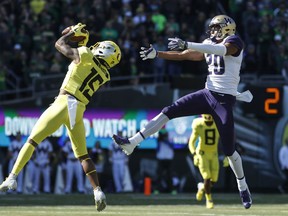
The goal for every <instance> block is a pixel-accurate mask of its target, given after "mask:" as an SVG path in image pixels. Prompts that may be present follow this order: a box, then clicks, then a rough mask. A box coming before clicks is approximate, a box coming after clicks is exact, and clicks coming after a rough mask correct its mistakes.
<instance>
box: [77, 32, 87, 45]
mask: <svg viewBox="0 0 288 216" xmlns="http://www.w3.org/2000/svg"><path fill="white" fill-rule="evenodd" d="M86 32H87V34H86V37H85V39H84V40H82V41H80V42H79V43H78V46H86V44H87V43H88V41H89V32H88V31H87V30H86Z"/></svg>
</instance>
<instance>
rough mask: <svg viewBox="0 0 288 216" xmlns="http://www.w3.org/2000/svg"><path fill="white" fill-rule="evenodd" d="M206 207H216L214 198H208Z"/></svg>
mask: <svg viewBox="0 0 288 216" xmlns="http://www.w3.org/2000/svg"><path fill="white" fill-rule="evenodd" d="M206 208H207V209H213V208H214V203H213V201H212V200H206Z"/></svg>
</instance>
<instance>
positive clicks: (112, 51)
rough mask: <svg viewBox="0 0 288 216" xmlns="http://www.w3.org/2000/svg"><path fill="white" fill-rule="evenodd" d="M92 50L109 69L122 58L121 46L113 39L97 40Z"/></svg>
mask: <svg viewBox="0 0 288 216" xmlns="http://www.w3.org/2000/svg"><path fill="white" fill-rule="evenodd" d="M90 50H91V52H92V53H93V55H94V56H95V57H96V58H97V59H99V61H100V63H101V64H102V65H104V66H105V67H106V68H107V69H110V68H112V67H114V66H115V65H117V64H118V63H119V62H120V60H121V51H120V48H119V47H118V45H117V44H115V43H114V42H113V41H102V42H97V43H96V44H94V45H93V46H91V47H90Z"/></svg>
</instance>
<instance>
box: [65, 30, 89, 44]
mask: <svg viewBox="0 0 288 216" xmlns="http://www.w3.org/2000/svg"><path fill="white" fill-rule="evenodd" d="M70 30H71V26H69V27H67V28H65V29H64V30H63V31H62V35H65V34H67V33H68V32H70ZM82 31H86V30H85V29H82ZM85 38H86V37H85V36H78V37H76V36H72V37H71V38H70V41H72V42H80V41H83V40H84V39H85Z"/></svg>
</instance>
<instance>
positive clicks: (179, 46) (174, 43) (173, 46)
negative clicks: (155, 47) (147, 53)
mask: <svg viewBox="0 0 288 216" xmlns="http://www.w3.org/2000/svg"><path fill="white" fill-rule="evenodd" d="M168 41H170V42H169V43H168V49H170V50H179V51H180V50H181V51H183V50H186V49H187V47H188V43H187V42H186V41H183V40H182V39H180V38H177V37H175V38H168Z"/></svg>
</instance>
